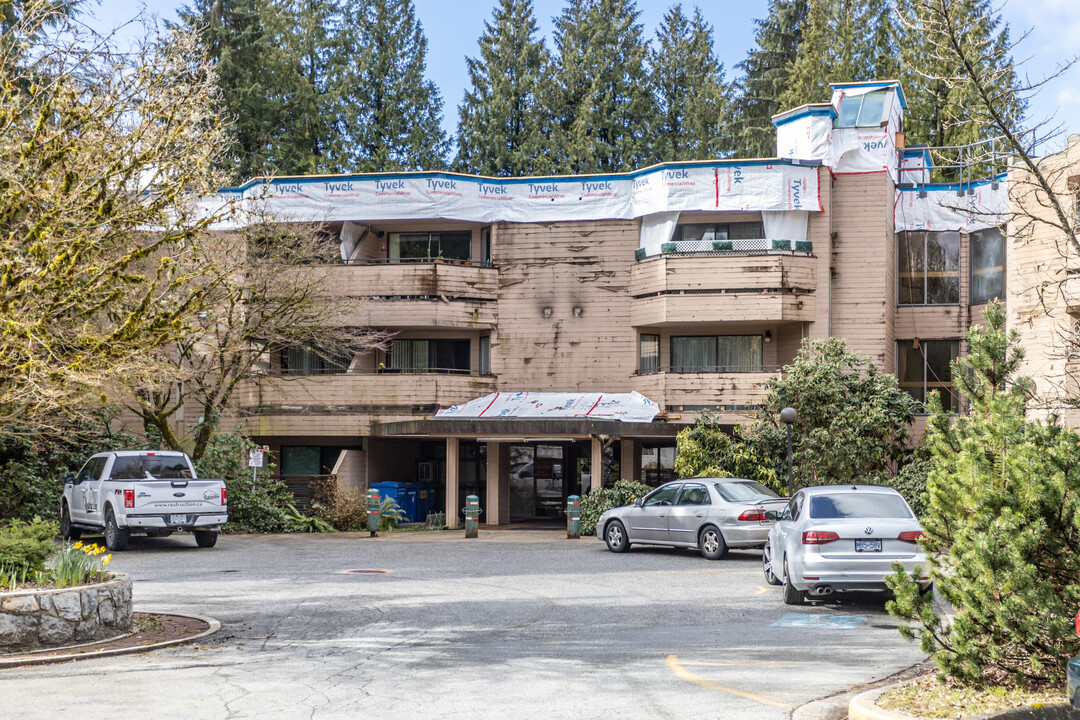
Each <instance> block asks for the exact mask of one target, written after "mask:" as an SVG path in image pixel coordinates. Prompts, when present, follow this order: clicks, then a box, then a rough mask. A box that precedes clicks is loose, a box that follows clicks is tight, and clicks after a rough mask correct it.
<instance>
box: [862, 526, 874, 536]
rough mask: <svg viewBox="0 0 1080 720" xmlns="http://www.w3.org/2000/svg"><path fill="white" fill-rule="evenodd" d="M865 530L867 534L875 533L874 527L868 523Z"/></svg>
mask: <svg viewBox="0 0 1080 720" xmlns="http://www.w3.org/2000/svg"><path fill="white" fill-rule="evenodd" d="M863 532H864V533H866V534H867V535H873V534H874V528H872V527H870V526H869V525H867V526H866V527H865V528H863Z"/></svg>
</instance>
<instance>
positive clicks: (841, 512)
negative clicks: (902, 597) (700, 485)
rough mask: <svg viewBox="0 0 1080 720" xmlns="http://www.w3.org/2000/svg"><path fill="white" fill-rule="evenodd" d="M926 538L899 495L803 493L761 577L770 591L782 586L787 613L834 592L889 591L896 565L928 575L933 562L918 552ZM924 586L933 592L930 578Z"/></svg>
mask: <svg viewBox="0 0 1080 720" xmlns="http://www.w3.org/2000/svg"><path fill="white" fill-rule="evenodd" d="M768 514H769V516H770V517H772V516H773V515H775V514H776V512H775V511H770V512H769V513H768ZM922 534H923V531H922V528H921V527H920V526H919V521H918V519H916V517H915V514H914V513H913V512H911V508H910V507H908V504H907V502H906V501H905V500H904V498H903V496H902V495H900V493H898V492H896V491H895V490H893V489H892V488H887V487H881V486H878V485H824V486H819V487H809V488H803V489H802V490H799V491H798V492H797V493H795V495H794V496H792V498H791V500H790V501H789V502H788V504H787V507H786V508H784V510H783V511H782V512H780V513H779V515H778V516H777V522H776V524H775V525H774V526H773V528H772V530H770V532H769V542H768V544H767V545H766V546H765V550H764V551H763V552H762V570H763V571H764V573H765V581H766V582H768V583H769V584H770V585H780V584H783V586H784V602H785V603H786V604H788V605H801V604H802V603H803V602H804V601H805V600H806V598H807V597H808V596H809V597H811V598H822V597H825V596H827V595H831V594H832V593H834V592H845V591H851V590H870V591H885V590H887V589H888V587H887V586H886V585H885V578H886V576H888V575H892V573H893V567H892V566H893V563H894V562H899V563H900V564H901V565H902V566H903V567H904V569H905V570H906V571H907V572H908V573H911V572H913V571H914V570H915V568H916V566H923V567H925V565H926V554H925V553H923V552H922V551H921V550H920V549H919V545H918V541H919V538H920V537H922ZM919 581H920V582H919V587H920V589H921V590H922V591H923V592H928V591H929V590H930V587H931V584H930V578H929V577H926V576H925V575H924V576H921V577H920V578H919Z"/></svg>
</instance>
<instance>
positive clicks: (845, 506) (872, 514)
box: [810, 492, 913, 520]
mask: <svg viewBox="0 0 1080 720" xmlns="http://www.w3.org/2000/svg"><path fill="white" fill-rule="evenodd" d="M810 517H812V518H815V519H817V520H830V519H835V518H858V517H867V518H909V517H913V516H912V514H911V511H910V510H908V506H907V503H905V502H904V499H903V498H902V497H900V496H898V495H887V494H885V493H880V492H876V493H855V492H849V493H843V494H837V495H814V496H812V497H811V498H810Z"/></svg>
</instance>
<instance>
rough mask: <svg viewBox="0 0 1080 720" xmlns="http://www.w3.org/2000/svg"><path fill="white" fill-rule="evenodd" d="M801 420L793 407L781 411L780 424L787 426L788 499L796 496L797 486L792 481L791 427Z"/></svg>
mask: <svg viewBox="0 0 1080 720" xmlns="http://www.w3.org/2000/svg"><path fill="white" fill-rule="evenodd" d="M798 419H799V413H798V412H797V411H796V410H795V408H793V407H786V408H784V409H783V410H781V411H780V422H782V423H784V424H785V425H787V492H788V497H791V496H792V495H794V494H795V484H794V483H793V482H792V480H791V425H792V423H794V422H795V421H796V420H798Z"/></svg>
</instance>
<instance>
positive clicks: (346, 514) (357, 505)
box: [311, 479, 367, 532]
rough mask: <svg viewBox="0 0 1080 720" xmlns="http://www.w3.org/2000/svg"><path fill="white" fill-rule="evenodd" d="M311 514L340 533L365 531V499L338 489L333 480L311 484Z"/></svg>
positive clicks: (356, 492)
mask: <svg viewBox="0 0 1080 720" xmlns="http://www.w3.org/2000/svg"><path fill="white" fill-rule="evenodd" d="M311 495H312V497H313V498H317V500H315V501H314V502H312V504H311V513H312V514H313V515H315V516H316V517H320V518H322V519H323V520H325V521H326V522H328V523H330V524H331V525H332V526H333V527H334V529H335V530H340V531H342V532H349V531H359V530H367V498H365V497H364V496H363V495H361V494H360V493H359V492H358V491H356V490H353V489H351V488H341V487H338V485H337V483H336V482H335V481H333V480H329V479H328V480H322V481H319V482H318V483H315V484H313V486H312V488H311Z"/></svg>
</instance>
